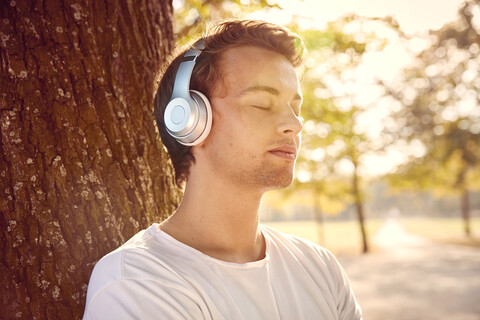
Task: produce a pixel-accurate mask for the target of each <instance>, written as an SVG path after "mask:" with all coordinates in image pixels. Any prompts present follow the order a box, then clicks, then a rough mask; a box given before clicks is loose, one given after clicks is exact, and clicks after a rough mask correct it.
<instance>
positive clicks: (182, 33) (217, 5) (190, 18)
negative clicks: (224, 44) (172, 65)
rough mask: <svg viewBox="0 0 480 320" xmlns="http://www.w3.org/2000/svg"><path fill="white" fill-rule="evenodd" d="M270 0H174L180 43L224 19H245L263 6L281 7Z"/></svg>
mask: <svg viewBox="0 0 480 320" xmlns="http://www.w3.org/2000/svg"><path fill="white" fill-rule="evenodd" d="M272 2H273V1H268V0H174V1H173V5H174V7H175V21H176V24H175V33H176V34H177V37H178V41H179V43H186V42H188V41H189V40H190V39H191V37H193V36H198V35H200V34H202V33H203V32H204V31H205V30H206V28H207V26H208V25H209V24H211V23H215V22H218V21H221V20H224V19H244V18H245V17H246V15H247V14H248V13H251V12H254V11H256V10H260V9H262V8H280V6H279V5H278V4H275V3H272Z"/></svg>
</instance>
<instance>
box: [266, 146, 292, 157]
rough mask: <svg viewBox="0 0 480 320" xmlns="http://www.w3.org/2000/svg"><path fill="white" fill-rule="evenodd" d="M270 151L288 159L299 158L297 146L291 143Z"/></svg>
mask: <svg viewBox="0 0 480 320" xmlns="http://www.w3.org/2000/svg"><path fill="white" fill-rule="evenodd" d="M268 152H269V153H271V154H272V155H274V156H277V157H280V158H283V159H286V160H295V159H296V158H297V148H295V147H294V146H290V145H285V146H280V147H277V148H274V149H272V150H269V151H268Z"/></svg>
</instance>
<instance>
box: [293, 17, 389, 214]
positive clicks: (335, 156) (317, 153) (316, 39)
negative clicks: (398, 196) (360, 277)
mask: <svg viewBox="0 0 480 320" xmlns="http://www.w3.org/2000/svg"><path fill="white" fill-rule="evenodd" d="M369 23H377V24H381V25H382V26H383V27H385V28H389V29H391V30H392V31H393V32H397V29H396V27H395V26H394V25H392V20H391V19H385V20H381V19H365V18H361V17H357V16H347V17H343V18H341V19H338V20H337V21H333V22H330V23H329V24H328V25H327V28H326V29H325V30H301V29H299V28H298V27H296V26H290V28H291V29H292V30H295V31H296V32H297V33H299V34H300V35H301V36H302V38H303V39H304V42H305V45H306V47H307V51H308V56H307V59H306V67H305V70H304V74H303V79H302V91H303V98H304V102H303V106H302V116H303V117H304V119H305V123H304V131H303V137H302V153H301V156H300V157H299V159H298V160H297V173H298V174H297V176H298V177H299V179H298V180H299V181H296V183H295V185H294V188H295V189H308V190H311V191H312V192H314V193H316V194H317V196H318V197H319V198H320V203H319V206H320V207H328V206H329V205H328V202H332V201H342V202H343V203H345V204H349V203H353V202H354V201H356V200H360V201H361V199H362V194H361V187H360V186H359V185H356V186H355V185H354V184H356V183H358V182H357V181H358V178H359V170H358V169H359V167H360V166H361V165H362V163H361V156H362V155H363V154H365V153H367V152H369V151H371V150H372V149H373V146H372V144H371V141H369V138H368V137H367V136H366V135H365V134H364V133H363V132H358V130H356V126H357V119H358V115H359V114H361V113H362V112H364V111H365V109H366V107H360V106H357V105H354V104H353V102H352V101H353V99H352V98H353V97H352V96H351V95H350V94H348V93H345V94H342V95H334V92H333V90H332V89H331V85H332V84H331V83H332V81H336V82H338V83H342V82H343V81H344V78H345V75H346V74H348V73H349V72H353V71H354V70H355V69H356V68H357V67H358V66H359V65H360V63H361V62H362V57H363V55H364V54H365V53H367V52H371V51H376V50H381V49H382V48H384V46H385V45H386V43H387V40H386V39H384V38H380V37H378V36H377V35H376V34H375V32H373V31H371V30H370V29H371V28H370V29H369V28H365V27H364V25H366V24H369ZM352 24H355V32H346V30H347V29H349V28H350V29H351V26H352ZM342 100H343V101H345V100H347V103H346V104H345V103H342ZM342 164H344V165H343V169H342ZM345 167H346V168H347V170H345ZM359 187H360V188H359ZM338 209H343V208H341V207H338Z"/></svg>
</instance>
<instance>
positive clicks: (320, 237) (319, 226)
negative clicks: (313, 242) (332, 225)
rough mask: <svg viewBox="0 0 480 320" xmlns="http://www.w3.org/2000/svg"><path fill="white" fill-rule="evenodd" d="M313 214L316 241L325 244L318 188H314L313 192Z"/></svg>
mask: <svg viewBox="0 0 480 320" xmlns="http://www.w3.org/2000/svg"><path fill="white" fill-rule="evenodd" d="M313 198H314V199H313V215H314V218H315V222H316V225H317V238H318V243H320V244H322V245H325V227H324V221H323V220H324V219H323V213H322V208H321V205H320V190H315V192H314V193H313Z"/></svg>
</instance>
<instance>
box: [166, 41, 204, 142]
mask: <svg viewBox="0 0 480 320" xmlns="http://www.w3.org/2000/svg"><path fill="white" fill-rule="evenodd" d="M204 48H205V40H204V39H200V40H198V41H197V42H195V43H194V44H193V46H192V47H191V48H190V49H189V50H188V51H187V52H186V53H185V55H184V56H183V58H182V62H181V63H180V66H179V67H178V70H177V75H176V76H175V83H174V85H173V92H172V97H171V98H170V101H169V102H168V104H167V107H166V108H165V113H164V116H163V119H164V122H165V127H166V129H167V132H168V133H169V134H170V135H171V136H172V137H173V138H175V139H176V140H177V141H178V142H179V143H181V144H183V145H185V146H195V145H198V144H200V143H201V142H202V141H204V140H205V138H207V136H208V134H209V133H210V129H211V128H212V107H211V106H210V102H209V101H208V98H207V97H206V96H205V95H204V94H203V93H201V92H198V91H196V90H190V78H191V76H192V72H193V68H194V67H195V63H196V60H197V58H198V56H199V55H200V54H201V53H202V50H203V49H204Z"/></svg>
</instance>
